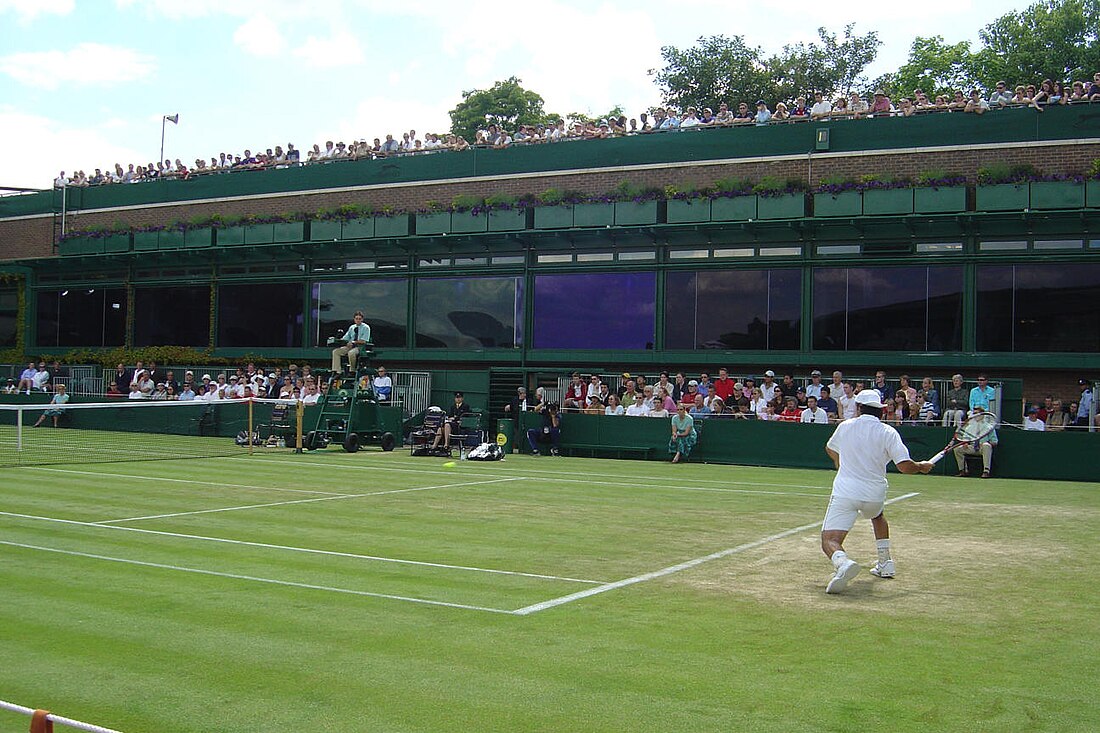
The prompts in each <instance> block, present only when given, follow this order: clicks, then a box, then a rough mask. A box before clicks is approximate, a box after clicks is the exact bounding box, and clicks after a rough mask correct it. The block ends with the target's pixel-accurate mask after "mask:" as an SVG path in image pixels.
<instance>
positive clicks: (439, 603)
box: [0, 540, 516, 616]
mask: <svg viewBox="0 0 1100 733" xmlns="http://www.w3.org/2000/svg"><path fill="white" fill-rule="evenodd" d="M0 545H6V546H8V547H20V548H23V549H25V550H38V551H40V552H51V553H56V554H58V555H71V556H73V557H83V558H88V559H91V560H105V561H107V562H117V563H122V564H125V565H139V566H141V567H147V568H158V569H161V570H173V571H176V572H181V573H195V574H197V575H212V576H215V577H218V578H231V579H233V580H248V581H251V582H254V583H268V584H270V585H281V586H287V587H291V588H305V589H307V590H319V591H325V592H328V593H343V594H346V595H353V596H366V597H368V598H385V599H388V600H391V601H406V602H408V603H422V604H424V605H428V606H445V607H447V608H460V609H463V610H466V611H485V612H488V613H501V614H505V615H509V616H514V615H516V612H515V611H508V610H505V609H503V608H489V607H487V606H471V605H467V604H464V603H450V602H448V601H433V600H430V599H427V598H415V597H413V596H398V595H393V594H390V593H372V592H370V591H365V590H353V589H351V588H337V587H334V586H329V585H313V584H311V583H296V582H294V581H291V580H277V579H275V578H261V577H258V576H255V575H238V574H237V573H222V572H218V571H216V570H203V569H201V568H189V567H184V566H182V565H166V564H164V563H158V562H145V561H144V560H130V559H128V558H124V557H111V556H110V555H96V554H93V553H90V552H77V551H76V550H60V549H58V548H56V547H43V546H42V545H28V544H24V543H22V542H8V541H6V540H0Z"/></svg>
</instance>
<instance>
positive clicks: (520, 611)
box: [513, 492, 920, 616]
mask: <svg viewBox="0 0 1100 733" xmlns="http://www.w3.org/2000/svg"><path fill="white" fill-rule="evenodd" d="M919 494H920V492H912V493H909V494H902V495H901V496H898V497H895V498H893V499H890V500H889V501H887V502H886V503H887V504H893V503H894V502H898V501H903V500H905V499H911V498H913V497H914V496H918V495H919ZM820 526H821V520H818V521H816V522H811V523H809V524H803V525H802V526H800V527H792V528H791V529H785V530H783V531H782V532H776V533H775V534H773V535H769V536H767V537H764V538H763V539H759V540H754V541H752V542H746V543H745V544H743V545H738V546H737V547H730V548H729V549H726V550H720V551H718V552H713V553H711V554H709V555H704V556H703V557H697V558H694V559H693V560H688V561H686V562H682V563H679V564H678V565H670V566H669V567H667V568H661V569H660V570H654V571H653V572H650V573H643V574H642V575H635V576H634V577H633V578H625V579H623V580H617V581H615V582H614V583H605V584H604V585H598V586H596V587H595V588H588V589H587V590H582V591H578V592H577V593H570V594H569V595H567V596H561V597H559V598H551V599H550V600H549V601H543V602H542V603H535V604H532V605H530V606H524V607H523V608H517V609H516V610H515V611H513V613H515V614H516V615H517V616H528V615H530V614H532V613H538V612H539V611H545V610H546V609H548V608H554V607H555V606H561V605H564V604H566V603H572V602H573V601H579V600H581V599H582V598H588V597H590V596H594V595H598V594H600V593H606V592H608V591H611V590H617V589H619V588H625V587H626V586H628V585H635V584H636V583H644V582H645V581H647V580H654V579H655V578H663V577H665V576H666V575H672V574H673V573H678V572H680V571H681V570H688V569H690V568H693V567H695V566H697V565H702V564H703V563H705V562H710V561H711V560H718V559H720V558H723V557H729V556H730V555H735V554H737V553H739V552H744V551H745V550H751V549H753V548H755V547H760V546H761V545H766V544H768V543H769V542H774V541H776V540H781V539H783V538H784V537H790V536H791V535H793V534H798V533H799V532H805V531H806V530H808V529H812V528H814V527H820Z"/></svg>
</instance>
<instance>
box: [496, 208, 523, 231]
mask: <svg viewBox="0 0 1100 733" xmlns="http://www.w3.org/2000/svg"><path fill="white" fill-rule="evenodd" d="M526 228H527V209H525V208H524V209H501V210H499V211H490V212H489V231H491V232H518V231H521V230H523V229H526Z"/></svg>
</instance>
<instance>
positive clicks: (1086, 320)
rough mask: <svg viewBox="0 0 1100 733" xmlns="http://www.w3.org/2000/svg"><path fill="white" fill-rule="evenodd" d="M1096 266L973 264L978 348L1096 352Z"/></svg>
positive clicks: (1099, 343) (1099, 269)
mask: <svg viewBox="0 0 1100 733" xmlns="http://www.w3.org/2000/svg"><path fill="white" fill-rule="evenodd" d="M1098 302H1100V265H1097V264H1091V263H1085V264H1082V263H1073V264H1052V265H1004V266H989V267H979V268H978V328H977V339H978V348H979V349H981V350H983V351H1062V352H1090V353H1095V352H1097V351H1100V308H1097V305H1096V304H1097V303H1098Z"/></svg>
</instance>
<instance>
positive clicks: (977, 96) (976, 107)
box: [963, 89, 989, 115]
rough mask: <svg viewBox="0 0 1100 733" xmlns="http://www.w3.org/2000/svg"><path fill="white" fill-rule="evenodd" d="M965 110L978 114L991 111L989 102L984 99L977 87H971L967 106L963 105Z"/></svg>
mask: <svg viewBox="0 0 1100 733" xmlns="http://www.w3.org/2000/svg"><path fill="white" fill-rule="evenodd" d="M963 111H964V112H969V113H972V114H976V115H984V114H985V113H986V112H988V111H989V102H987V101H985V100H984V99H982V95H981V92H979V91H978V90H977V89H971V90H970V99H968V100H967V101H966V106H964V107H963Z"/></svg>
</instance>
